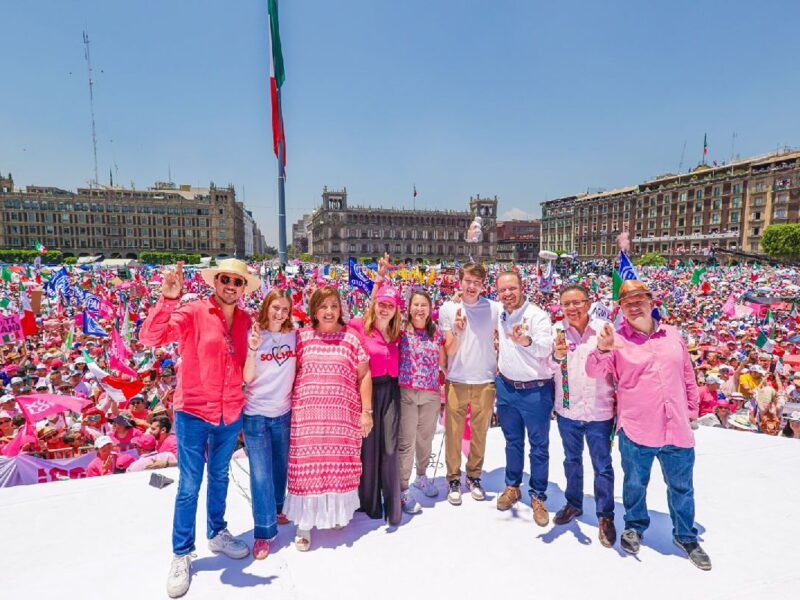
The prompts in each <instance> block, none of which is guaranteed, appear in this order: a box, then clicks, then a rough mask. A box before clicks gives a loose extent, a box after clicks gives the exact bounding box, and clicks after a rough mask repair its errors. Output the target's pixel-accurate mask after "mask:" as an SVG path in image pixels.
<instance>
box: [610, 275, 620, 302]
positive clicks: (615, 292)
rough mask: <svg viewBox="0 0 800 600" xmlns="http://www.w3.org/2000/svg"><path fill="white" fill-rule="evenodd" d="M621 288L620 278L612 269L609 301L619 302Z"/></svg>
mask: <svg viewBox="0 0 800 600" xmlns="http://www.w3.org/2000/svg"><path fill="white" fill-rule="evenodd" d="M621 286H622V277H621V276H620V274H619V271H617V270H616V269H614V273H613V275H612V276H611V299H612V300H613V301H614V302H616V301H617V300H619V288H620V287H621Z"/></svg>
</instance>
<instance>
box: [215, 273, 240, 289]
mask: <svg viewBox="0 0 800 600" xmlns="http://www.w3.org/2000/svg"><path fill="white" fill-rule="evenodd" d="M218 279H219V280H220V281H221V282H222V285H228V284H229V283H231V282H233V285H234V287H242V286H243V285H244V283H245V281H244V279H242V278H241V277H231V276H230V275H219V276H218Z"/></svg>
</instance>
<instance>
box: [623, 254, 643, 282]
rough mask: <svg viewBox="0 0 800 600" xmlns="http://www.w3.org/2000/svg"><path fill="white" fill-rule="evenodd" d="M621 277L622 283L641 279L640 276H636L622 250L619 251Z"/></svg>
mask: <svg viewBox="0 0 800 600" xmlns="http://www.w3.org/2000/svg"><path fill="white" fill-rule="evenodd" d="M619 276H620V278H621V279H622V281H628V280H629V279H639V276H638V275H637V274H636V271H635V270H634V268H633V265H632V264H631V261H630V260H629V259H628V257H627V256H625V253H624V252H623V251H622V250H620V251H619Z"/></svg>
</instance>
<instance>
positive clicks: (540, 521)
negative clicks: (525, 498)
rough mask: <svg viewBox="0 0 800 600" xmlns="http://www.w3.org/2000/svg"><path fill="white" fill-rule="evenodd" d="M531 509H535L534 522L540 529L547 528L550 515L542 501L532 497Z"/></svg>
mask: <svg viewBox="0 0 800 600" xmlns="http://www.w3.org/2000/svg"><path fill="white" fill-rule="evenodd" d="M531 508H533V522H534V523H536V524H537V525H538V526H539V527H546V526H547V524H548V523H549V522H550V513H549V512H547V508H546V507H545V505H544V502H543V501H542V500H539V498H536V497H534V496H531Z"/></svg>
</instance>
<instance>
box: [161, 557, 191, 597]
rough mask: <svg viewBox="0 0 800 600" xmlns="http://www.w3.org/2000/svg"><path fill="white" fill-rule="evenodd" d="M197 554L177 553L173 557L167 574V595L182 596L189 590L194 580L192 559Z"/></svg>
mask: <svg viewBox="0 0 800 600" xmlns="http://www.w3.org/2000/svg"><path fill="white" fill-rule="evenodd" d="M195 556H196V555H195V554H181V555H180V556H178V555H177V554H176V555H174V556H173V557H172V565H171V566H170V568H169V575H167V595H169V597H170V598H180V597H181V596H183V595H184V594H185V593H186V592H188V591H189V584H190V583H191V582H192V559H193V558H194V557H195Z"/></svg>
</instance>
